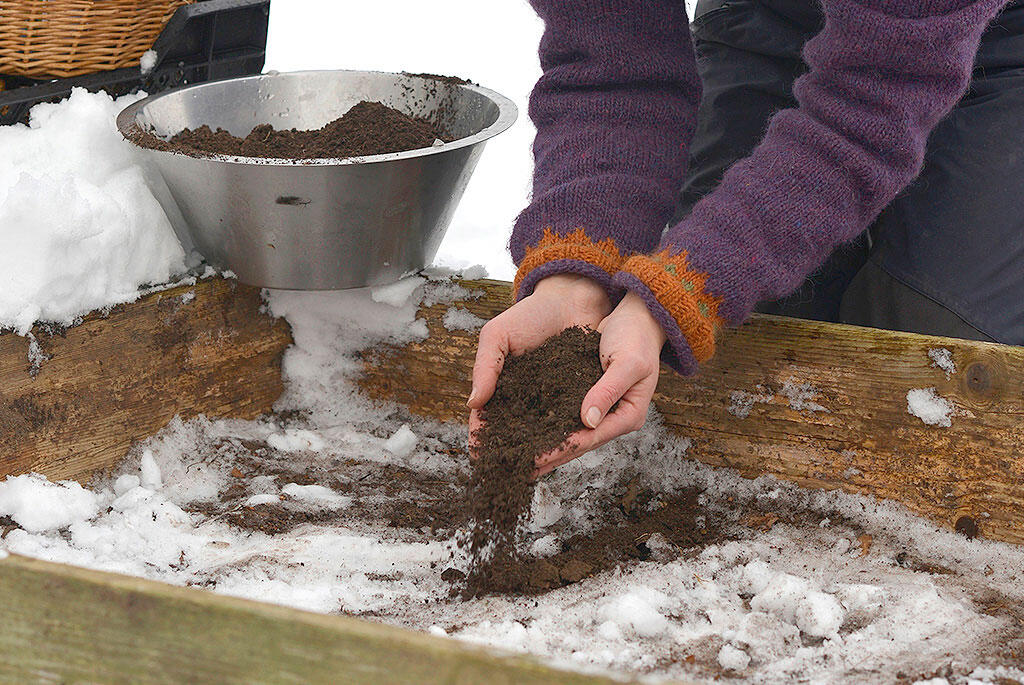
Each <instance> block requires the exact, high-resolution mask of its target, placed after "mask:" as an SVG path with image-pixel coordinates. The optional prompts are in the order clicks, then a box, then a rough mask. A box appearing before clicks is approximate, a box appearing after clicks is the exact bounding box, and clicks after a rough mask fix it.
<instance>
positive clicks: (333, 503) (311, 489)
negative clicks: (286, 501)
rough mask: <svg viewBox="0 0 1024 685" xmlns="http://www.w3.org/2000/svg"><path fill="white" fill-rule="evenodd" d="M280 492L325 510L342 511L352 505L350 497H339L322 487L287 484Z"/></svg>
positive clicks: (332, 491)
mask: <svg viewBox="0 0 1024 685" xmlns="http://www.w3.org/2000/svg"><path fill="white" fill-rule="evenodd" d="M281 492H282V493H284V494H285V495H288V496H289V497H292V498H294V499H297V500H302V501H305V502H311V503H313V504H317V505H320V506H322V507H325V508H327V509H344V508H345V507H347V506H348V505H350V504H352V498H351V497H346V496H345V495H339V494H338V493H336V492H335V491H334V490H331V489H330V488H328V487H324V486H323V485H299V484H298V483H288V485H286V486H284V487H283V488H281Z"/></svg>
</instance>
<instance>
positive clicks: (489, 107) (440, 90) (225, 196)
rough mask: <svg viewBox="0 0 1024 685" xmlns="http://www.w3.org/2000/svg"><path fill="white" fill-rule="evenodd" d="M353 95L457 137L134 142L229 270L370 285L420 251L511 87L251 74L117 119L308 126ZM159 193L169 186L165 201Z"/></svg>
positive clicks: (284, 284)
mask: <svg viewBox="0 0 1024 685" xmlns="http://www.w3.org/2000/svg"><path fill="white" fill-rule="evenodd" d="M362 100H369V101H376V102H382V103H383V104H385V105H388V106H389V107H394V108H395V109H398V110H400V111H403V112H405V113H406V114H410V115H415V116H423V117H436V120H438V121H439V122H440V123H441V124H442V125H444V126H445V128H446V129H447V130H448V132H450V133H451V134H452V135H453V136H455V137H457V140H455V141H453V142H450V143H445V144H444V145H437V146H435V147H432V148H425V149H421V150H411V151H409V152H398V153H391V154H383V155H372V156H367V157H353V158H348V159H317V160H300V161H297V160H278V159H271V160H267V159H255V158H248V157H233V156H216V157H206V158H199V157H191V156H188V155H184V154H180V153H176V152H166V151H160V150H153V149H149V148H143V149H145V150H146V153H147V155H149V156H150V158H151V159H152V160H153V162H154V163H155V165H156V167H157V168H158V169H159V170H160V173H161V175H162V176H163V178H164V180H165V181H166V183H167V186H168V189H169V190H170V196H171V197H172V198H173V201H174V203H175V204H176V206H177V209H180V211H181V214H182V216H183V217H184V220H185V223H186V224H187V226H188V229H189V233H190V237H191V240H192V242H193V243H194V245H195V247H196V249H198V250H199V251H200V252H201V253H202V254H203V256H204V257H206V259H207V260H208V261H209V262H210V263H212V264H213V265H214V266H217V267H220V268H222V269H231V270H232V271H234V272H235V273H236V274H237V275H238V278H239V280H241V281H242V282H244V283H248V284H251V285H257V286H262V287H268V288H289V289H299V290H325V289H340V288H354V287H363V286H371V285H382V284H385V283H390V282H394V281H396V280H398V279H399V278H401V277H402V276H403V275H405V274H408V273H410V272H413V271H416V270H419V269H421V268H423V267H424V266H426V265H428V264H429V263H430V262H431V261H432V260H433V258H434V255H435V254H436V252H437V248H438V246H439V245H440V243H441V239H442V238H443V237H444V233H445V231H446V230H447V228H448V225H449V223H450V222H451V219H452V215H453V213H454V212H455V208H456V206H457V205H458V203H459V200H460V199H461V198H462V194H463V192H464V191H465V189H466V184H467V183H468V182H469V178H470V176H471V174H472V173H473V170H474V168H475V167H476V164H477V162H478V161H479V159H480V155H481V153H482V152H483V149H484V144H485V143H486V141H487V140H489V139H490V138H492V137H494V136H496V135H498V134H499V133H501V132H502V131H504V130H506V129H508V128H509V127H510V126H511V125H512V124H513V122H514V121H515V119H516V115H517V111H516V107H515V105H514V104H513V103H512V101H511V100H509V99H508V98H505V97H503V96H501V95H499V94H498V93H495V92H494V91H491V90H488V89H486V88H481V87H479V86H475V85H461V84H457V83H453V82H449V81H445V80H438V79H435V78H431V77H421V76H411V75H407V74H388V73H381V72H367V71H306V72H294V73H281V74H274V73H271V74H265V75H262V76H250V77H244V78H237V79H229V80H225V81H215V82H211V83H203V84H199V85H195V86H188V87H185V88H181V89H178V90H173V91H169V92H166V93H161V94H159V95H155V96H151V97H148V98H145V99H143V100H140V101H138V102H136V103H134V104H132V105H130V106H129V107H127V108H126V109H125V110H124V111H122V112H121V113H120V115H119V116H118V118H117V125H118V128H119V129H120V131H121V133H122V134H124V135H125V136H126V137H128V138H129V139H131V137H130V133H131V131H132V129H133V128H135V127H139V128H142V129H143V130H152V131H153V132H154V133H156V134H157V135H159V136H167V135H173V134H174V133H177V132H179V131H181V130H182V129H184V128H197V127H199V126H201V125H202V124H207V125H209V126H210V127H211V128H214V129H216V128H217V127H220V128H223V129H225V130H227V131H229V132H231V133H232V134H233V135H236V136H245V135H247V134H248V133H249V132H250V131H251V130H252V129H253V128H254V127H255V126H257V125H259V124H264V123H270V124H272V125H273V126H274V128H278V129H284V128H297V129H316V128H320V127H321V126H323V125H324V124H326V123H328V122H330V121H332V120H334V119H336V118H338V117H340V116H342V115H343V114H344V113H345V112H347V111H348V109H349V108H350V107H352V106H353V105H355V104H357V103H358V102H360V101H362ZM166 201H170V199H168V200H166Z"/></svg>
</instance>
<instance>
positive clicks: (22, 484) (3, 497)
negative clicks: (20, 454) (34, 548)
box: [0, 473, 99, 533]
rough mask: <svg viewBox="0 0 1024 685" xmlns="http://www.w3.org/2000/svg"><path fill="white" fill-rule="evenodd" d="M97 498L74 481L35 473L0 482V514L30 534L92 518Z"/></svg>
mask: <svg viewBox="0 0 1024 685" xmlns="http://www.w3.org/2000/svg"><path fill="white" fill-rule="evenodd" d="M98 511H99V498H98V497H97V496H96V494H95V493H93V492H91V491H89V490H86V489H84V488H83V487H82V486H81V485H79V484H78V483H76V482H74V481H60V482H59V483H51V482H50V481H48V480H47V479H46V478H44V477H43V476H40V475H39V474H36V473H27V474H24V475H21V476H13V477H8V478H7V479H6V480H5V481H3V482H0V516H9V517H11V519H12V520H13V521H14V522H15V523H17V524H18V525H19V526H21V527H22V528H24V529H25V530H27V531H29V532H32V533H40V532H44V531H51V530H59V529H61V528H66V527H68V526H69V525H71V524H72V523H75V522H76V521H85V520H87V519H90V518H92V517H93V516H95V515H96V513H97V512H98Z"/></svg>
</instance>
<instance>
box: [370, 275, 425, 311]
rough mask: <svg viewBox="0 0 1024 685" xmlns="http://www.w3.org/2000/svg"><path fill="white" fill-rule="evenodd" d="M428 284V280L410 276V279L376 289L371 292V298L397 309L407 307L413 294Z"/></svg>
mask: <svg viewBox="0 0 1024 685" xmlns="http://www.w3.org/2000/svg"><path fill="white" fill-rule="evenodd" d="M426 282H427V279H425V278H422V277H421V276H410V277H409V278H403V279H402V280H400V281H398V282H397V283H392V284H390V285H382V286H380V287H379V288H374V289H373V290H372V291H371V292H370V297H371V298H372V299H373V301H374V302H380V303H381V304H386V305H389V306H391V307H395V308H396V309H397V308H398V307H401V306H403V305H405V303H406V302H408V301H409V298H410V297H412V294H413V293H414V292H416V289H417V288H419V287H420V286H421V285H423V284H424V283H426Z"/></svg>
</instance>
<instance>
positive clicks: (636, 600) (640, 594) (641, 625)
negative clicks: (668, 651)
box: [601, 587, 668, 637]
mask: <svg viewBox="0 0 1024 685" xmlns="http://www.w3.org/2000/svg"><path fill="white" fill-rule="evenodd" d="M664 599H665V597H664V595H662V594H661V593H659V592H656V591H654V590H651V589H649V588H644V587H640V588H637V589H636V590H634V591H633V592H628V593H626V594H624V595H620V596H619V597H616V598H614V599H613V600H611V601H610V602H608V603H607V604H605V605H604V607H603V610H602V612H601V614H602V615H603V616H604V618H605V619H606V620H609V621H614V622H615V623H617V624H618V626H619V628H628V629H629V630H632V631H633V632H634V633H636V634H637V635H639V636H640V637H656V636H658V635H661V634H662V633H664V632H665V631H666V630H668V619H667V618H665V615H664V614H662V613H661V611H659V605H660V604H661V603H662V602H663V601H664Z"/></svg>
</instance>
